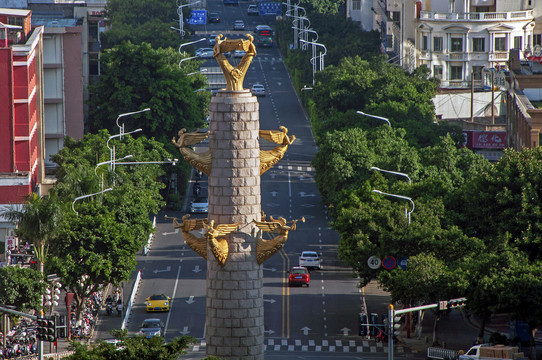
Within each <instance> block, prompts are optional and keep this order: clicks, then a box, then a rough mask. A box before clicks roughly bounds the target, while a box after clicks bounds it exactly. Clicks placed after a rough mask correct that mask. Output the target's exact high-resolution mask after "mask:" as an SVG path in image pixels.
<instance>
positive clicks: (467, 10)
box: [347, 0, 542, 89]
mask: <svg viewBox="0 0 542 360" xmlns="http://www.w3.org/2000/svg"><path fill="white" fill-rule="evenodd" d="M537 1H538V2H539V5H538V9H537V8H536V6H535V2H537ZM541 15H542V0H347V16H349V17H350V18H352V19H353V20H354V21H360V22H362V28H363V29H365V30H372V29H374V30H380V31H382V30H383V29H386V30H385V31H386V34H385V35H384V34H383V36H382V39H383V46H385V48H386V50H387V51H388V53H389V54H390V60H392V61H394V62H397V63H399V64H401V65H402V66H403V67H404V68H405V69H407V70H409V71H412V70H413V69H414V68H416V67H419V66H421V65H426V66H427V67H428V68H429V69H430V70H431V73H432V75H433V76H435V77H438V78H440V79H441V87H442V88H448V89H461V88H470V87H471V84H472V83H471V80H473V78H474V80H475V82H474V86H475V87H478V88H480V87H482V86H483V85H484V82H483V81H482V80H483V77H484V74H486V75H488V74H489V73H488V71H489V70H496V71H497V72H498V71H499V70H504V69H506V67H507V62H508V60H509V59H508V57H509V51H510V50H511V49H519V50H520V53H521V56H522V57H527V56H528V55H530V54H532V52H533V51H534V50H535V49H539V47H538V48H536V45H538V46H540V45H542V18H541V17H540V16H541ZM537 20H538V25H537V24H536V22H537ZM486 84H487V78H486Z"/></svg>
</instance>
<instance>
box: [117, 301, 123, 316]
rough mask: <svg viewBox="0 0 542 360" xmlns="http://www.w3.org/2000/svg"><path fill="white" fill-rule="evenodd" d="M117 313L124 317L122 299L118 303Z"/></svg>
mask: <svg viewBox="0 0 542 360" xmlns="http://www.w3.org/2000/svg"><path fill="white" fill-rule="evenodd" d="M117 313H118V314H119V316H121V315H122V301H120V299H119V302H118V303H117Z"/></svg>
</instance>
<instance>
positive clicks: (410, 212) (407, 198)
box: [373, 190, 414, 224]
mask: <svg viewBox="0 0 542 360" xmlns="http://www.w3.org/2000/svg"><path fill="white" fill-rule="evenodd" d="M373 192H375V193H377V194H381V195H386V196H391V197H396V198H399V199H403V200H408V201H410V203H411V204H412V210H410V211H409V212H408V213H407V209H406V208H405V217H406V218H407V219H408V223H409V224H410V214H412V212H413V211H414V201H412V199H411V198H409V197H408V196H403V195H396V194H388V193H385V192H383V191H380V190H373Z"/></svg>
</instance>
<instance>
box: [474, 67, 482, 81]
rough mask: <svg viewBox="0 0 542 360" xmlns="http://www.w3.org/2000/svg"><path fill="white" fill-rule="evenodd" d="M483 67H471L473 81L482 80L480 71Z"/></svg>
mask: <svg viewBox="0 0 542 360" xmlns="http://www.w3.org/2000/svg"><path fill="white" fill-rule="evenodd" d="M483 68H484V67H483V66H473V67H472V74H473V76H474V80H482V69H483Z"/></svg>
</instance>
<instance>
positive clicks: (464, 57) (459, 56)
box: [445, 52, 469, 61]
mask: <svg viewBox="0 0 542 360" xmlns="http://www.w3.org/2000/svg"><path fill="white" fill-rule="evenodd" d="M445 59H446V60H447V61H468V60H469V53H466V52H448V53H446V55H445Z"/></svg>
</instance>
